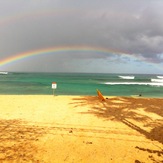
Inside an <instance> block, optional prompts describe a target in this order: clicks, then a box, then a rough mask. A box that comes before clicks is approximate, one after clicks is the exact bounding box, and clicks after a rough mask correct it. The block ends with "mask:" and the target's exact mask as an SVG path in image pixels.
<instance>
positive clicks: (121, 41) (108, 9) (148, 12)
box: [0, 0, 163, 74]
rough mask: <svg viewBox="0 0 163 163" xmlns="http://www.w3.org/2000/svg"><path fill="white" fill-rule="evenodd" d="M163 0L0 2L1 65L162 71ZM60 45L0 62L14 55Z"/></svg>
mask: <svg viewBox="0 0 163 163" xmlns="http://www.w3.org/2000/svg"><path fill="white" fill-rule="evenodd" d="M162 8H163V1H161V0H137V1H134V0H103V1H100V0H93V1H92V0H89V1H86V0H83V1H81V2H79V1H75V0H47V1H43V0H35V1H33V0H29V1H22V0H6V1H1V2H0V38H1V39H0V71H30V72H31V71H33V72H35V71H40V72H99V73H100V72H101V73H156V74H163V46H162V45H163V22H162V17H163V12H162ZM75 46H80V47H90V48H92V49H93V48H95V49H97V47H99V49H108V53H105V54H103V53H102V52H100V51H98V53H97V52H96V50H94V51H89V50H88V51H83V50H82V49H81V50H78V51H75V52H74V51H73V50H72V51H71V50H69V51H64V52H62V51H60V52H58V53H56V52H55V53H54V54H53V53H51V54H49V53H46V52H45V54H41V55H37V56H31V57H27V58H24V59H20V60H18V61H13V62H12V61H11V62H10V63H8V64H5V65H1V63H2V62H3V60H5V59H7V58H12V57H14V56H16V55H20V54H23V53H28V52H30V51H37V50H39V49H47V48H50V47H51V48H52V47H53V48H57V47H75Z"/></svg>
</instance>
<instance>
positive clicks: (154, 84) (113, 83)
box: [104, 82, 163, 86]
mask: <svg viewBox="0 0 163 163" xmlns="http://www.w3.org/2000/svg"><path fill="white" fill-rule="evenodd" d="M104 84H108V85H151V86H163V83H156V82H155V83H154V82H106V83H104Z"/></svg>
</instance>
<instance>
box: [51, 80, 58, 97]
mask: <svg viewBox="0 0 163 163" xmlns="http://www.w3.org/2000/svg"><path fill="white" fill-rule="evenodd" d="M52 89H53V95H54V90H55V89H57V83H56V82H52Z"/></svg>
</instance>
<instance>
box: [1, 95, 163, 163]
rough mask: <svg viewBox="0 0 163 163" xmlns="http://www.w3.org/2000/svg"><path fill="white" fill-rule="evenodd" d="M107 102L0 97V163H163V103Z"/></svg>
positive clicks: (90, 98)
mask: <svg viewBox="0 0 163 163" xmlns="http://www.w3.org/2000/svg"><path fill="white" fill-rule="evenodd" d="M105 98H106V97H105ZM107 98H108V99H106V100H105V101H101V100H100V99H99V98H98V97H95V96H49V95H47V96H46V95H38V96H37V95H0V111H1V113H0V131H1V132H0V142H1V143H0V162H12V163H19V162H20V163H24V162H31V163H35V162H36V163H55V162H56V163H58V162H59V163H62V162H71V163H72V162H74V163H76V162H83V163H94V162H96V163H104V162H106V163H108V162H109V163H147V162H148V163H153V162H161V161H163V99H155V98H143V97H107Z"/></svg>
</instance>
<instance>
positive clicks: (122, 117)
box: [73, 97, 163, 156]
mask: <svg viewBox="0 0 163 163" xmlns="http://www.w3.org/2000/svg"><path fill="white" fill-rule="evenodd" d="M73 104H74V105H76V106H79V105H80V106H85V105H87V106H88V105H89V106H90V108H91V109H90V110H88V112H84V113H83V112H81V113H82V114H93V115H95V116H97V117H98V118H103V119H105V120H112V121H118V122H122V123H123V124H125V125H127V126H128V127H130V128H131V129H133V130H136V131H137V132H139V133H140V134H143V135H144V136H145V137H146V138H147V139H150V140H152V141H158V142H159V143H161V144H163V136H162V135H163V99H154V98H129V97H115V98H109V99H106V100H105V101H100V100H99V99H98V97H83V98H74V103H73ZM138 110H139V111H138ZM154 114H155V116H156V117H158V118H156V119H153V118H152V117H151V116H150V115H154ZM146 129H148V130H146ZM149 129H150V131H149ZM136 148H137V149H139V150H144V151H147V152H149V151H150V152H152V151H153V150H150V149H145V148H144V149H143V148H140V147H136ZM153 153H157V154H158V155H162V156H163V149H160V151H154V152H153Z"/></svg>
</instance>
